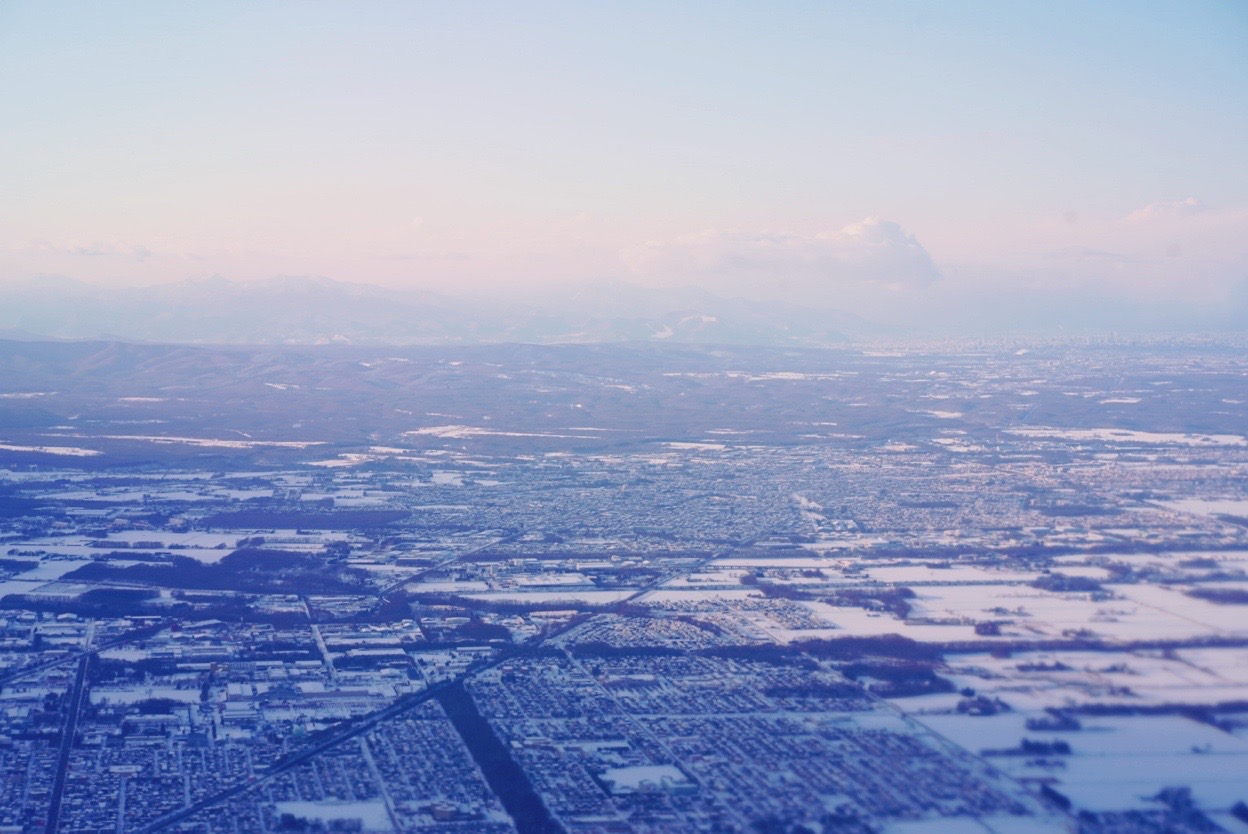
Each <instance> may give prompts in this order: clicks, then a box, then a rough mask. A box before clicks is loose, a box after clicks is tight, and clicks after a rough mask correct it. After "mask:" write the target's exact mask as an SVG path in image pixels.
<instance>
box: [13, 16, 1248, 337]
mask: <svg viewBox="0 0 1248 834" xmlns="http://www.w3.org/2000/svg"><path fill="white" fill-rule="evenodd" d="M1246 71H1248V7H1246V6H1244V5H1242V4H1240V3H1235V2H1220V3H1219V2H1193V3H1178V2H1169V3H1165V2H1153V3H1125V2H1106V3H1099V4H1090V5H1089V4H1076V3H1056V4H1034V5H1024V4H1011V5H1009V6H1005V5H1001V4H994V3H988V2H982V3H981V2H961V3H951V4H944V3H873V4H869V5H862V6H856V5H854V6H851V5H849V4H809V5H807V4H797V3H780V4H745V3H704V2H687V3H681V4H658V3H630V4H624V3H620V4H557V3H525V4H503V3H467V4H432V3H430V4H406V3H372V4H366V5H348V4H345V3H325V4H300V5H290V4H276V3H235V2H218V3H212V4H204V5H200V6H193V5H183V4H159V3H130V4H124V5H111V4H110V5H98V4H73V3H63V4H55V5H53V4H37V3H31V2H13V3H7V4H4V5H3V6H0V103H2V104H3V112H4V113H5V122H6V124H5V129H4V130H3V131H0V159H3V162H0V193H3V194H4V195H5V199H3V200H0V292H3V291H6V290H12V289H13V288H15V287H27V286H30V285H31V284H32V283H33V284H34V285H36V286H38V285H39V284H40V283H41V282H46V281H47V280H48V278H49V277H51V276H61V277H68V278H71V279H75V280H80V281H85V282H89V283H91V284H95V285H98V286H100V287H105V288H108V287H118V288H120V287H133V286H141V285H149V284H169V283H175V282H181V281H185V280H187V279H190V278H202V277H204V276H212V275H220V276H224V277H225V278H227V279H229V280H231V281H260V280H265V279H269V278H272V277H274V276H289V275H316V276H326V277H329V278H332V279H334V280H336V281H345V282H356V283H367V284H378V285H382V286H385V287H390V288H401V289H415V290H428V291H434V292H439V293H451V294H455V293H463V292H471V293H477V294H486V295H489V296H492V297H499V296H518V297H522V298H534V297H538V296H541V295H542V294H543V293H550V292H551V291H552V288H554V289H555V290H556V291H559V290H558V288H565V287H567V286H569V285H583V284H587V283H590V282H593V283H600V282H623V283H627V284H639V285H643V286H648V287H655V288H676V287H686V286H692V287H697V288H701V289H704V290H707V291H710V292H713V293H716V294H718V295H722V296H727V297H742V298H747V299H758V300H766V301H776V302H789V303H796V304H801V305H803V306H806V307H813V308H836V309H842V310H846V311H848V312H852V313H855V314H859V315H862V316H865V317H867V318H869V319H872V320H874V321H880V322H885V323H900V324H906V325H925V324H930V322H931V320H932V319H934V318H938V317H950V316H951V317H954V318H957V319H958V320H959V321H960V322H962V323H971V322H979V321H982V320H985V319H992V318H994V317H1006V316H1007V311H1017V310H1018V309H1020V308H1023V309H1026V310H1028V311H1032V312H1034V313H1035V315H1036V316H1037V317H1038V319H1037V320H1038V321H1043V322H1046V323H1060V321H1061V319H1062V311H1063V310H1068V309H1075V308H1078V309H1079V311H1080V314H1081V315H1082V316H1084V318H1085V319H1086V320H1091V321H1101V322H1103V323H1104V324H1105V325H1106V326H1108V327H1116V326H1121V324H1122V322H1123V321H1133V322H1136V323H1137V324H1141V325H1149V324H1151V325H1155V326H1164V327H1175V326H1184V327H1192V328H1195V329H1199V328H1200V327H1202V326H1204V325H1213V326H1218V327H1221V328H1226V327H1231V328H1233V329H1238V330H1243V329H1248V165H1246V164H1245V163H1246V162H1248V159H1246V156H1248V155H1246V152H1245V143H1244V141H1243V138H1244V137H1245V136H1248V84H1246V83H1245V81H1246V80H1248V72H1246ZM1124 311H1126V312H1125V313H1124ZM1002 320H1005V319H1004V318H1002ZM1011 321H1012V319H1011Z"/></svg>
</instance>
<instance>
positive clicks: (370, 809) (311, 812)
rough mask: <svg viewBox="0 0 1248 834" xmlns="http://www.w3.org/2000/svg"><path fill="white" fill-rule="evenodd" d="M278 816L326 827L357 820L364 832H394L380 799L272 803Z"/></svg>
mask: <svg viewBox="0 0 1248 834" xmlns="http://www.w3.org/2000/svg"><path fill="white" fill-rule="evenodd" d="M274 805H275V807H276V810H277V814H278V816H281V815H282V814H291V815H293V816H295V817H296V818H299V817H302V818H303V819H306V820H317V821H319V822H321V823H324V824H326V825H328V824H329V823H331V822H334V821H339V820H341V821H350V820H359V821H360V822H361V823H362V824H363V826H364V828H363V831H365V832H380V831H394V825H393V824H391V822H390V815H389V813H387V812H386V804H385V803H384V802H383V801H382V800H380V799H372V800H363V801H362V800H356V801H352V802H338V801H334V800H319V801H314V800H305V801H298V802H276V803H274Z"/></svg>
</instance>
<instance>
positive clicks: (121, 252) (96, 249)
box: [23, 240, 154, 261]
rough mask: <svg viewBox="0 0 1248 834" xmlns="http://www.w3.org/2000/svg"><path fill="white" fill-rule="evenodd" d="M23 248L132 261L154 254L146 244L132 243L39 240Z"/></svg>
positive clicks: (144, 258)
mask: <svg viewBox="0 0 1248 834" xmlns="http://www.w3.org/2000/svg"><path fill="white" fill-rule="evenodd" d="M23 248H25V249H27V250H29V251H34V252H40V253H44V254H51V255H72V256H75V257H79V258H123V259H126V260H132V261H146V260H147V259H148V258H150V257H152V255H153V254H154V253H153V252H152V250H151V249H149V248H147V247H146V246H143V245H142V244H134V243H100V242H92V243H79V242H77V241H70V242H52V241H47V240H41V241H38V242H37V243H34V244H32V245H31V246H28V247H23Z"/></svg>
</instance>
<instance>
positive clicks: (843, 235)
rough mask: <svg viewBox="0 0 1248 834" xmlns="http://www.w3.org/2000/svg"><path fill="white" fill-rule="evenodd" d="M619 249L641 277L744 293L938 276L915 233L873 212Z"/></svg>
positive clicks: (835, 288)
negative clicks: (806, 229)
mask: <svg viewBox="0 0 1248 834" xmlns="http://www.w3.org/2000/svg"><path fill="white" fill-rule="evenodd" d="M621 257H622V258H623V259H624V262H625V263H626V264H627V265H628V266H629V268H630V269H631V270H632V271H633V273H634V274H636V275H638V276H641V277H645V278H651V279H660V280H662V279H668V280H680V281H693V282H696V283H702V284H706V285H708V286H710V287H712V288H715V289H724V290H731V291H735V292H741V293H744V294H746V295H758V294H760V293H766V292H768V291H774V290H776V289H779V290H782V291H786V290H787V291H789V292H790V293H791V294H792V295H795V296H800V295H810V296H811V297H813V298H814V299H824V298H827V297H828V296H829V295H830V294H832V293H836V292H842V291H849V290H863V289H883V290H886V291H892V292H897V291H901V290H906V289H914V288H921V287H926V286H929V285H931V284H933V283H935V282H936V281H938V280H940V278H941V274H940V271H939V270H938V269H937V268H936V266H935V264H933V263H932V259H931V256H930V255H929V254H928V253H927V250H926V249H924V248H923V245H922V244H920V243H919V242H918V240H917V239H915V237H914V235H912V234H910V233H909V232H907V231H906V230H905V229H903V228H902V227H901V226H899V225H898V224H897V223H894V222H893V221H891V220H883V219H880V218H878V217H869V218H867V219H865V220H862V221H860V222H858V223H852V224H850V225H848V226H846V227H844V228H842V229H840V230H838V231H834V232H821V233H818V234H813V235H803V234H796V233H789V232H780V233H777V232H741V231H707V232H701V233H698V234H692V235H684V236H682V237H678V238H675V239H673V240H668V241H649V242H647V243H645V244H643V245H641V246H637V247H633V248H631V249H627V250H625V251H624V252H623V253H621Z"/></svg>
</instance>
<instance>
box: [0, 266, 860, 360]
mask: <svg viewBox="0 0 1248 834" xmlns="http://www.w3.org/2000/svg"><path fill="white" fill-rule="evenodd" d="M882 332H885V329H884V328H881V327H879V326H877V325H874V324H872V323H870V322H868V321H866V320H864V319H861V318H859V317H857V316H854V315H852V314H849V313H843V312H836V311H830V312H829V311H815V310H810V309H806V308H801V307H797V306H792V305H786V304H760V303H758V302H753V301H745V300H741V299H729V298H723V297H719V296H716V295H713V294H711V293H707V292H704V291H702V290H697V289H692V288H688V289H678V290H661V289H650V288H645V287H638V286H633V285H629V284H623V283H613V282H602V283H597V284H588V285H580V286H578V287H576V288H575V289H572V290H569V291H564V292H557V291H547V292H546V293H544V294H538V295H534V296H531V297H528V298H526V300H524V301H523V302H517V301H516V300H515V299H509V298H491V299H487V298H475V299H471V298H454V297H450V296H445V295H437V294H434V293H429V292H419V291H407V290H395V289H389V288H384V287H378V286H371V285H366V284H348V283H342V282H338V281H333V280H330V279H327V278H302V277H297V278H275V279H272V280H268V281H255V282H236V281H229V280H226V279H225V278H221V277H219V276H214V277H211V278H207V279H198V280H189V281H184V282H181V283H175V284H163V285H157V286H151V287H141V288H122V289H115V288H104V287H99V286H95V285H92V284H85V283H80V282H77V281H73V280H69V279H65V278H44V279H40V280H38V281H31V282H27V283H25V284H17V285H7V286H5V285H0V336H7V337H9V338H36V337H38V338H54V339H56V338H61V339H99V338H106V339H120V340H125V341H150V342H174V343H207V344H325V343H335V342H337V343H351V344H396V345H417V344H466V343H489V342H526V343H534V344H559V343H567V342H584V343H602V342H626V341H627V342H636V341H654V342H662V341H669V342H682V343H693V344H748V345H771V346H781V345H794V346H823V345H835V344H841V343H844V342H845V341H846V340H849V339H853V338H858V337H864V336H871V335H879V334H881V333H882Z"/></svg>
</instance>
